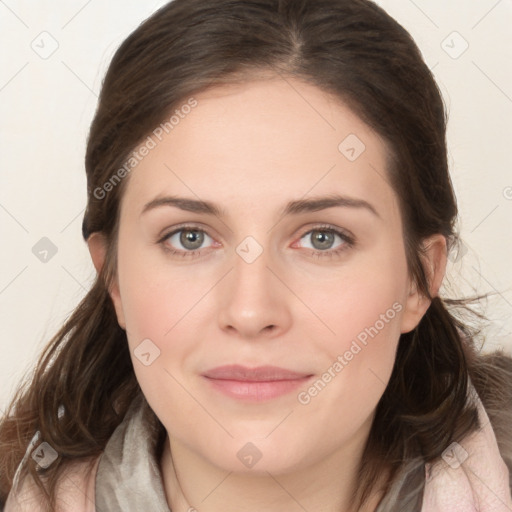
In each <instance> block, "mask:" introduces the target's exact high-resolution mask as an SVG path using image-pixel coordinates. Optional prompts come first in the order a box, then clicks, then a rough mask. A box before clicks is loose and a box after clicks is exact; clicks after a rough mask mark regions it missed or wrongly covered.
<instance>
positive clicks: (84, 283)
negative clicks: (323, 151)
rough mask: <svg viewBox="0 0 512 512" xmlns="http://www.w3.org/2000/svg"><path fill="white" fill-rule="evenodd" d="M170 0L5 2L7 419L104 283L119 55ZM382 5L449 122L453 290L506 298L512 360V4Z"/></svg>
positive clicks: (497, 328) (0, 184) (0, 259)
mask: <svg viewBox="0 0 512 512" xmlns="http://www.w3.org/2000/svg"><path fill="white" fill-rule="evenodd" d="M207 1H208V0H205V2H207ZM164 3H166V2H163V1H142V0H138V1H135V0H122V1H121V0H110V1H109V2H102V1H100V0H89V1H87V0H74V1H69V0H67V1H64V0H53V1H49V0H48V1H39V2H34V1H33V0H31V1H29V0H0V44H1V47H2V66H1V67H0V123H1V124H0V126H1V138H0V230H1V231H0V237H1V247H2V250H1V252H0V269H1V270H0V348H1V357H0V411H1V410H4V409H5V406H6V405H7V401H8V399H9V398H10V397H11V396H12V393H13V391H14V389H15V386H16V385H17V383H18V381H19V380H20V379H21V378H22V376H23V375H25V374H26V373H27V372H30V371H31V370H32V368H33V365H34V363H35V361H36V358H37V356H38V354H39V353H40V351H41V349H42V348H43V346H44V345H45V344H46V343H47V342H48V341H49V339H50V338H51V337H52V336H53V335H54V334H55V333H56V331H57V330H58V328H59V327H60V326H61V325H62V323H63V322H64V320H65V319H66V318H67V317H68V316H69V315H70V313H71V312H72V311H73V309H74V307H75V306H76V305H77V304H78V303H79V301H80V300H81V299H82V297H83V296H84V295H85V294H86V292H87V290H88V289H89V288H90V286H91V284H92V282H93V280H94V277H95V270H94V267H93V265H92V262H91V261H90V257H89V253H88V250H87V246H86V244H85V242H84V241H83V239H82V236H81V222H82V218H83V212H84V208H85V204H86V177H85V171H84V164H83V161H84V154H85V142H86V137H87V131H88V128H89V125H90V122H91V120H92V116H93V113H94V109H95V106H96V102H97V96H98V93H99V90H100V86H101V81H102V78H103V76H104V73H105V71H106V68H107V66H108V63H109V61H110V59H111V58H112V56H113V53H114V51H115V50H116V48H117V47H118V46H119V44H120V43H121V42H122V40H123V39H124V38H125V37H126V36H128V34H129V33H130V32H131V31H133V30H134V29H135V28H136V27H137V26H138V25H139V23H141V22H142V21H143V20H144V19H145V18H146V17H147V16H149V15H150V14H151V13H152V12H154V11H155V10H156V9H157V8H158V7H160V6H161V5H163V4H164ZM377 3H378V4H380V5H381V6H382V7H384V8H385V9H386V10H387V11H388V12H389V14H391V15H392V16H393V17H394V18H395V19H397V21H398V22H399V23H401V24H402V25H403V26H404V27H405V28H406V29H407V30H408V31H409V32H410V33H411V35H412V36H413V38H414V39H415V40H416V42H417V44H418V46H419V47H420V49H421V51H422V53H423V56H424V58H425V60H426V62H427V64H428V66H429V67H430V68H431V69H432V70H433V72H434V74H435V77H436V80H437V81H438V84H439V86H440V88H441V91H442V94H443V96H444V99H445V102H446V105H447V109H448V113H449V124H448V147H449V159H450V161H449V163H450V169H451V174H452V180H453V183H454V187H455V190H456V194H457V197H458V205H459V217H460V222H459V229H460V232H461V236H462V239H463V246H462V250H461V252H460V253H459V254H458V255H454V256H451V258H450V261H449V267H448V277H447V279H446V286H444V287H443V290H442V295H443V296H450V297H459V296H463V295H468V294H473V293H475V292H477V293H484V292H492V293H493V294H494V295H493V296H492V297H491V298H490V299H489V300H488V301H487V302H485V303H483V305H482V311H483V312H484V313H486V314H487V315H488V317H489V319H490V322H489V323H488V324H486V326H485V333H486V337H487V341H486V344H485V345H484V347H483V350H485V351H488V350H494V349H496V348H498V347H504V348H505V350H507V351H508V352H510V353H512V270H511V261H512V258H511V256H512V240H511V235H512V222H511V219H512V172H511V166H510V164H511V158H510V148H511V144H512V139H511V125H512V65H511V64H512V31H511V30H510V27H512V1H511V0H499V1H498V0H480V1H478V2H468V1H467V0H457V1H455V0H453V1H450V0H415V1H413V0H381V1H378V2H377ZM41 247H45V248H46V249H47V250H49V252H48V254H47V257H46V261H42V260H41V255H40V249H41Z"/></svg>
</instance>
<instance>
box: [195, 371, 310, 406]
mask: <svg viewBox="0 0 512 512" xmlns="http://www.w3.org/2000/svg"><path fill="white" fill-rule="evenodd" d="M202 376H203V377H204V378H205V379H206V380H207V381H208V383H209V384H210V386H211V387H212V388H213V389H214V390H216V391H219V392H221V393H223V394H224V395H227V396H228V397H230V398H234V399H238V400H246V401H252V402H261V401H267V400H271V399H274V398H277V397H280V396H282V395H285V394H288V393H291V392H292V391H293V390H295V389H297V388H298V387H300V386H301V385H304V383H305V382H307V381H308V380H309V379H310V378H311V377H312V374H310V373H301V372H295V371H292V370H288V369H285V368H279V367H277V366H259V367H257V368H248V367H245V366H240V365H227V366H219V367H217V368H212V369H211V370H208V371H206V372H205V373H203V374H202Z"/></svg>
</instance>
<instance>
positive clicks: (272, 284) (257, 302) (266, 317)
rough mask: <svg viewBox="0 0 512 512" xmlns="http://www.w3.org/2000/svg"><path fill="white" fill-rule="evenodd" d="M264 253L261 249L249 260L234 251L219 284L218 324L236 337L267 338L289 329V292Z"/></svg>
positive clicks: (278, 271)
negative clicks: (226, 272)
mask: <svg viewBox="0 0 512 512" xmlns="http://www.w3.org/2000/svg"><path fill="white" fill-rule="evenodd" d="M268 252H269V251H266V250H263V252H262V253H261V254H260V255H259V256H258V257H257V258H256V259H255V260H254V261H252V262H250V260H247V259H244V257H242V256H240V255H239V254H238V253H235V254H234V257H233V268H232V270H231V271H230V272H229V273H228V275H227V276H226V277H225V278H224V279H223V280H222V282H221V283H220V284H221V286H219V289H218V296H217V300H218V302H217V304H218V308H219V311H218V321H219V327H220V328H221V329H222V330H224V331H230V333H231V334H232V335H234V334H236V335H237V336H238V337H239V338H243V339H247V340H255V339H258V338H261V337H265V338H267V339H268V338H273V337H277V336H280V335H282V334H283V333H284V332H286V331H287V330H288V329H289V328H290V325H291V311H290V300H291V296H292V293H291V292H290V290H288V289H287V287H286V285H285V284H284V283H283V282H286V279H285V276H284V275H280V274H282V271H280V270H279V268H278V267H277V265H275V264H273V263H272V262H271V261H270V257H269V254H268Z"/></svg>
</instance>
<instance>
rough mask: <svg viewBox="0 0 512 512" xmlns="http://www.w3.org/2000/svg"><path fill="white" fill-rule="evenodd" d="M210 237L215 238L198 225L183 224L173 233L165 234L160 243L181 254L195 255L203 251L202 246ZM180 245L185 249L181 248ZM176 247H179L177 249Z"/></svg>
mask: <svg viewBox="0 0 512 512" xmlns="http://www.w3.org/2000/svg"><path fill="white" fill-rule="evenodd" d="M207 238H209V239H210V240H213V239H212V238H211V237H210V236H209V235H208V234H206V232H205V231H204V230H202V229H199V228H198V227H196V226H182V227H181V228H180V229H175V230H174V231H172V232H171V233H168V234H166V235H164V236H163V237H162V238H161V239H160V240H159V241H158V243H160V244H162V245H163V246H164V248H165V250H166V251H169V252H171V253H172V254H176V255H179V256H194V255H196V254H197V253H199V252H201V251H200V248H201V246H202V245H203V243H204V242H205V240H206V239H207ZM180 246H181V247H183V249H180ZM174 247H178V250H176V249H175V248H174Z"/></svg>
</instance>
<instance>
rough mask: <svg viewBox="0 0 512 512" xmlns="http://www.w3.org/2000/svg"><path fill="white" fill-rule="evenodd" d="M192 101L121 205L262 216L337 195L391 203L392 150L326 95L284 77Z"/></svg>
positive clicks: (178, 112)
mask: <svg viewBox="0 0 512 512" xmlns="http://www.w3.org/2000/svg"><path fill="white" fill-rule="evenodd" d="M193 100H194V102H195V106H194V107H193V108H186V109H185V108H183V109H180V106H179V105H177V106H176V107H175V110H174V111H173V112H174V113H175V116H174V123H173V124H172V125H171V124H167V125H165V124H163V125H161V126H160V127H157V129H156V131H155V132H153V133H152V134H150V135H149V137H150V138H151V141H152V143H151V146H153V147H152V148H151V149H150V150H149V151H148V152H147V154H145V156H144V157H143V158H142V159H141V161H140V162H139V163H138V164H137V165H136V166H135V168H134V169H133V170H132V171H131V173H130V177H129V184H128V187H127V190H126V192H125V196H126V197H125V198H123V203H125V202H126V203H129V204H130V205H131V207H133V208H137V209H139V210H141V209H142V208H143V205H144V204H145V203H146V202H147V201H149V200H151V199H153V198H154V197H155V196H157V195H162V194H165V193H173V194H178V195H186V196H188V197H194V196H195V198H196V199H197V198H200V199H204V200H208V199H211V200H213V201H215V202H224V203H225V202H229V201H234V202H236V201H241V202H244V203H245V204H246V205H247V204H254V205H258V204H259V206H260V208H262V207H263V206H264V205H265V204H268V205H270V204H271V202H272V200H273V198H276V201H279V205H281V203H282V199H283V197H286V199H288V200H290V199H297V198H300V197H303V196H305V195H306V194H312V195H317V194H325V193H330V192H333V188H334V189H336V190H337V191H338V192H342V193H346V194H351V195H357V196H360V197H364V198H366V199H368V198H372V197H373V198H374V199H379V198H380V200H384V199H385V200H387V201H393V198H392V197H391V196H392V191H391V189H390V187H389V184H388V183H387V179H386V154H387V147H386V145H385V143H384V142H383V141H382V139H381V138H380V137H379V136H378V135H377V134H376V133H375V132H374V131H373V130H372V129H371V128H370V127H369V126H367V125H366V124H365V123H364V122H363V121H362V120H361V119H360V118H359V117H357V115H355V114H354V113H353V112H352V111H351V110H350V109H349V108H348V106H347V105H345V104H344V103H343V102H341V101H340V100H339V99H338V98H335V97H334V96H332V95H329V94H327V93H325V92H324V91H322V90H321V89H319V88H317V87H315V86H313V85H311V84H308V83H306V82H303V81H301V80H297V79H295V78H280V77H279V78H271V79H262V80H254V81H251V82H246V83H242V84H230V85H222V86H217V87H213V88H211V89H208V90H206V91H203V92H201V93H199V94H197V95H194V96H193ZM185 104H194V103H191V102H190V98H188V99H185V100H183V103H182V105H185ZM171 115H172V113H171ZM169 117H170V116H169ZM155 134H157V135H155ZM148 140H149V139H146V144H147V141H148ZM141 146H142V145H141ZM141 146H139V148H140V147H141ZM136 151H137V150H136ZM390 194H391V195H390ZM385 196H387V197H385Z"/></svg>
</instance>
